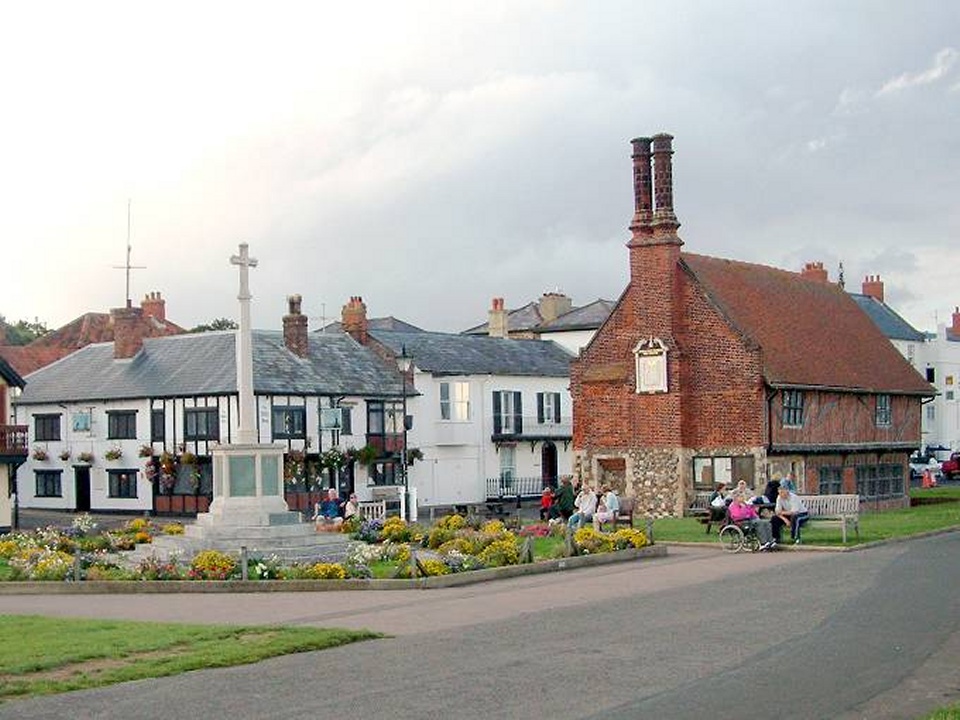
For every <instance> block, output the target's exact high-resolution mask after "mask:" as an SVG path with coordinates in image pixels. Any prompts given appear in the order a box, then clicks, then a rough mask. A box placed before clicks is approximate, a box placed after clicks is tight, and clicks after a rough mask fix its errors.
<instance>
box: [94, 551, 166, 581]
mask: <svg viewBox="0 0 960 720" xmlns="http://www.w3.org/2000/svg"><path fill="white" fill-rule="evenodd" d="M137 576H138V577H139V578H140V579H141V580H183V577H184V572H183V568H181V567H180V565H179V564H178V563H177V561H176V560H161V559H160V558H158V557H157V556H156V555H151V556H150V557H146V558H144V559H143V560H141V561H140V564H139V565H138V566H137ZM87 579H88V580H89V579H90V578H89V575H88V577H87Z"/></svg>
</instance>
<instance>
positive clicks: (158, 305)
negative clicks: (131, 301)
mask: <svg viewBox="0 0 960 720" xmlns="http://www.w3.org/2000/svg"><path fill="white" fill-rule="evenodd" d="M140 309H141V310H143V316H144V317H152V318H153V319H155V320H156V321H158V322H161V323H162V322H166V319H167V302H166V300H164V299H163V298H162V297H160V293H158V292H151V293H147V294H146V295H144V297H143V300H142V301H141V302H140Z"/></svg>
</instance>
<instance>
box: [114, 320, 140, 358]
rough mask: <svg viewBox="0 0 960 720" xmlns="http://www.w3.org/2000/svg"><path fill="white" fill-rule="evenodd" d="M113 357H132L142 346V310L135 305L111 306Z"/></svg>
mask: <svg viewBox="0 0 960 720" xmlns="http://www.w3.org/2000/svg"><path fill="white" fill-rule="evenodd" d="M110 318H111V319H112V320H113V357H114V359H117V360H119V359H123V358H132V357H133V356H134V355H136V354H137V353H138V352H139V351H140V348H141V347H143V323H142V320H143V310H141V309H140V308H135V307H123V308H113V309H112V310H111V311H110Z"/></svg>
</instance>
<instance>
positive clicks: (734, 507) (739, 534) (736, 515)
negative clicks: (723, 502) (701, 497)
mask: <svg viewBox="0 0 960 720" xmlns="http://www.w3.org/2000/svg"><path fill="white" fill-rule="evenodd" d="M727 515H728V517H729V519H730V523H729V524H728V525H725V526H724V527H722V528H720V542H721V543H723V545H724V547H725V548H726V549H727V550H730V551H731V552H738V551H740V550H742V549H743V547H744V545H747V544H749V545H750V546H751V548H752V549H754V550H760V551H765V550H770V549H772V548H774V547H775V546H776V543H774V541H773V530H772V529H771V527H770V521H769V520H764V519H763V518H761V517H760V516H759V515H758V514H757V509H756V508H755V507H754V506H753V505H751V504H749V503H748V502H747V499H746V497H744V496H743V495H742V494H739V493H738V494H737V495H735V496H734V498H733V502H731V503H730V507H729V508H728V509H727Z"/></svg>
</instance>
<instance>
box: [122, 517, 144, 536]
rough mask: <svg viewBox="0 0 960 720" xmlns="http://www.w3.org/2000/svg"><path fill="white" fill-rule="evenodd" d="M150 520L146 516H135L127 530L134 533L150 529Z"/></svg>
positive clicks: (128, 524)
mask: <svg viewBox="0 0 960 720" xmlns="http://www.w3.org/2000/svg"><path fill="white" fill-rule="evenodd" d="M149 527H150V521H149V520H147V519H146V518H134V519H133V520H130V521H129V522H128V523H127V526H126V530H127V531H128V532H132V533H138V532H143V531H146V530H147V529H149Z"/></svg>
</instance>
